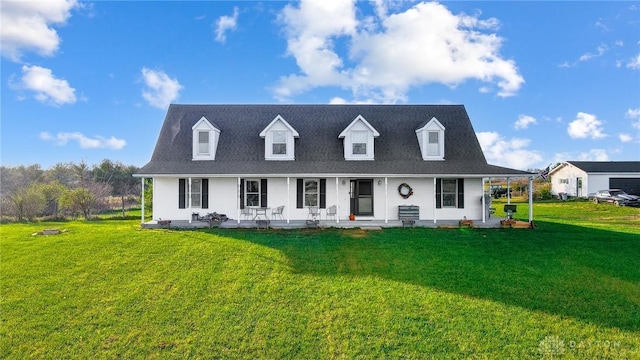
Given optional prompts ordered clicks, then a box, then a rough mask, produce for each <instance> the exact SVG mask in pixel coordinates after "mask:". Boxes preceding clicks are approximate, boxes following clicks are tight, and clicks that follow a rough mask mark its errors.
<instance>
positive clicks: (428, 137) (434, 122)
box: [416, 117, 444, 160]
mask: <svg viewBox="0 0 640 360" xmlns="http://www.w3.org/2000/svg"><path fill="white" fill-rule="evenodd" d="M416 135H417V136H418V144H420V152H421V153H422V160H444V126H442V124H440V122H439V121H438V119H436V118H435V117H434V118H431V120H429V122H427V123H426V124H424V125H423V126H421V127H419V128H418V129H417V130H416Z"/></svg>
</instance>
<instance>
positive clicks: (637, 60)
mask: <svg viewBox="0 0 640 360" xmlns="http://www.w3.org/2000/svg"><path fill="white" fill-rule="evenodd" d="M627 67H628V68H630V69H633V70H640V54H638V56H636V57H634V58H632V59H631V60H629V62H628V63H627Z"/></svg>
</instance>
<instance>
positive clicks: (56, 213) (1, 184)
mask: <svg viewBox="0 0 640 360" xmlns="http://www.w3.org/2000/svg"><path fill="white" fill-rule="evenodd" d="M138 170H139V168H138V167H136V166H133V165H125V164H122V163H120V162H116V161H111V160H108V159H105V160H102V162H100V163H99V164H97V165H93V166H89V165H87V164H86V163H85V162H80V163H73V162H67V163H57V164H55V165H53V166H51V167H50V168H48V169H42V168H41V167H40V165H39V164H34V165H29V166H24V165H20V166H16V167H6V166H0V196H1V199H0V201H1V206H2V208H1V214H2V217H3V218H5V219H6V218H7V217H13V218H14V219H15V220H17V221H24V220H28V221H32V220H34V219H35V218H37V217H48V218H53V219H63V218H66V217H73V218H77V217H80V216H81V217H84V218H85V219H87V220H88V219H91V218H92V217H93V216H94V214H97V213H99V212H101V211H105V210H110V209H111V208H112V203H110V200H111V202H113V201H114V200H115V199H117V202H118V203H119V207H120V208H121V210H122V216H123V217H125V216H126V210H127V207H128V205H131V204H132V203H134V204H136V205H137V204H138V203H139V195H140V189H141V184H140V179H139V178H135V177H133V174H135V173H136V172H137V171H138ZM149 188H150V187H149ZM147 196H149V197H150V196H151V194H150V193H149V194H148V195H147ZM150 203H151V201H149V202H148V204H150Z"/></svg>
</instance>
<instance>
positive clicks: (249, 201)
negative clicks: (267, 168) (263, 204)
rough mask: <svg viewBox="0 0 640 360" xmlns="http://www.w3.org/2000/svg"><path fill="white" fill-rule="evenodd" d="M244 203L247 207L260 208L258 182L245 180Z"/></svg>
mask: <svg viewBox="0 0 640 360" xmlns="http://www.w3.org/2000/svg"><path fill="white" fill-rule="evenodd" d="M244 186H245V191H244V197H245V199H244V203H245V206H247V207H257V206H260V180H245V182H244Z"/></svg>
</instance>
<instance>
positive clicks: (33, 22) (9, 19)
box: [0, 0, 79, 62]
mask: <svg viewBox="0 0 640 360" xmlns="http://www.w3.org/2000/svg"><path fill="white" fill-rule="evenodd" d="M76 6H79V5H78V2H77V1H76V0H47V1H24V0H21V1H17V0H16V1H14V0H3V1H2V6H0V23H2V26H1V27H0V34H1V35H0V51H1V52H2V56H4V57H6V58H8V59H10V60H12V61H16V62H18V61H20V58H21V57H22V55H23V53H25V52H27V51H34V52H36V53H37V54H39V55H41V56H52V55H53V54H54V53H55V52H56V51H57V50H58V46H59V45H60V37H59V36H58V33H57V32H56V30H55V29H53V28H52V27H51V26H52V25H64V24H65V22H66V21H67V19H68V18H69V16H71V10H72V9H73V8H74V7H76Z"/></svg>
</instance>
